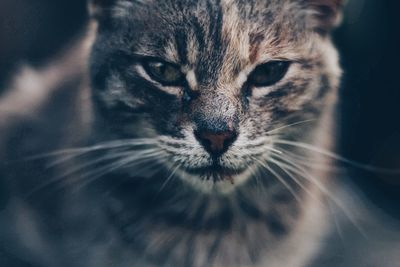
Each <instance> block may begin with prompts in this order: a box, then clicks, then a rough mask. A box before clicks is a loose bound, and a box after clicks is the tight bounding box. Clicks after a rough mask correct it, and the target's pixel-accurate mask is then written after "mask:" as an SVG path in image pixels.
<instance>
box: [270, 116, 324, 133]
mask: <svg viewBox="0 0 400 267" xmlns="http://www.w3.org/2000/svg"><path fill="white" fill-rule="evenodd" d="M316 120H317V119H309V120H303V121H298V122H295V123H292V124H288V125H284V126H281V127H278V128H276V129H272V130H270V131H268V132H267V135H269V134H271V133H274V132H277V131H280V130H283V129H286V128H289V127H293V126H297V125H300V124H304V123H308V122H313V121H316Z"/></svg>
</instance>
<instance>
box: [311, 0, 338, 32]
mask: <svg viewBox="0 0 400 267" xmlns="http://www.w3.org/2000/svg"><path fill="white" fill-rule="evenodd" d="M305 3H306V5H307V8H308V10H310V11H311V17H312V20H313V21H312V26H313V27H314V30H316V31H317V32H319V33H321V34H326V33H328V32H329V31H330V30H332V29H333V28H334V27H336V26H338V25H339V24H340V21H341V17H342V12H341V11H342V7H343V5H344V0H305Z"/></svg>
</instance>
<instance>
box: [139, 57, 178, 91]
mask: <svg viewBox="0 0 400 267" xmlns="http://www.w3.org/2000/svg"><path fill="white" fill-rule="evenodd" d="M143 67H144V69H145V70H146V72H147V74H148V75H149V76H150V77H151V78H152V79H153V80H155V81H157V82H159V83H161V84H162V85H165V86H180V85H182V83H183V81H184V75H183V73H182V72H181V70H180V69H179V67H178V66H175V65H173V64H171V63H166V62H161V61H146V62H144V64H143Z"/></svg>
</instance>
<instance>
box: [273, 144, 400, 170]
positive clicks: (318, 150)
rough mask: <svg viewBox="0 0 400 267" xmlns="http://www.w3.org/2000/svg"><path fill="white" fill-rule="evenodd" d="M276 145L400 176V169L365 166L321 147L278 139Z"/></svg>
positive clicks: (364, 168)
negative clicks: (296, 148) (304, 150)
mask: <svg viewBox="0 0 400 267" xmlns="http://www.w3.org/2000/svg"><path fill="white" fill-rule="evenodd" d="M275 143H277V144H282V145H289V146H294V147H298V148H304V149H306V150H309V151H312V152H316V153H319V154H321V155H323V156H327V157H330V158H333V159H335V160H338V161H341V162H343V163H346V164H349V165H351V166H353V167H356V168H360V169H363V170H366V171H371V172H379V173H385V174H391V175H395V174H400V169H386V168H381V167H376V166H372V165H367V164H363V163H360V162H357V161H353V160H350V159H347V158H345V157H343V156H340V155H338V154H336V153H334V152H331V151H328V150H325V149H322V148H319V147H316V146H314V145H311V144H307V143H302V142H296V141H288V140H282V139H276V140H275Z"/></svg>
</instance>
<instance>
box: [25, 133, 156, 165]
mask: <svg viewBox="0 0 400 267" xmlns="http://www.w3.org/2000/svg"><path fill="white" fill-rule="evenodd" d="M146 145H157V140H156V139H150V138H140V139H139V138H137V139H126V140H113V141H107V142H102V143H98V144H96V145H93V146H87V147H76V148H67V149H61V150H55V151H51V152H48V153H42V154H38V155H34V156H29V157H26V158H24V159H22V161H30V160H37V159H43V158H47V157H54V156H60V155H75V156H80V155H83V154H86V153H89V152H93V151H98V150H105V149H111V148H118V147H134V146H146Z"/></svg>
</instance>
